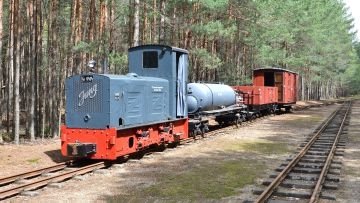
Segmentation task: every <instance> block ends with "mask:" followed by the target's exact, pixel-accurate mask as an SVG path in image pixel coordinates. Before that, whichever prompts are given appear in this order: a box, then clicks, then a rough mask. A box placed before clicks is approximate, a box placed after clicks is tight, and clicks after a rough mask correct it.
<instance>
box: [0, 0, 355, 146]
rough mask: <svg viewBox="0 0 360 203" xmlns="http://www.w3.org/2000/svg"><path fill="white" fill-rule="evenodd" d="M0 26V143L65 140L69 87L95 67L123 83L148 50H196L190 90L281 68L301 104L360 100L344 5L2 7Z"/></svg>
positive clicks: (161, 0) (6, 1) (102, 1)
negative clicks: (293, 80) (134, 51)
mask: <svg viewBox="0 0 360 203" xmlns="http://www.w3.org/2000/svg"><path fill="white" fill-rule="evenodd" d="M0 18H1V19H0V22H1V23H0V56H1V57H0V59H1V60H0V68H1V69H0V87H1V91H0V115H1V117H0V118H1V130H0V134H1V136H0V142H2V140H5V141H14V142H15V143H19V139H20V137H22V136H26V138H29V139H30V140H31V141H33V140H35V139H41V138H48V137H49V138H52V137H58V136H59V134H60V133H59V127H60V125H61V123H63V121H64V114H65V112H64V101H65V98H64V97H65V96H64V80H65V79H66V77H68V76H71V75H74V74H79V73H83V72H87V71H88V70H87V63H88V61H89V60H95V61H96V62H97V66H96V72H99V73H102V72H103V71H104V70H105V67H106V69H107V70H108V72H109V73H112V74H126V73H127V71H128V70H127V63H128V61H127V50H128V48H130V47H133V46H137V45H142V44H165V45H169V46H175V47H180V48H183V49H187V50H189V52H190V54H189V55H190V71H189V81H207V82H221V83H226V84H229V85H235V84H249V83H251V78H252V70H253V69H255V68H259V67H264V66H274V67H282V68H286V69H289V70H292V71H295V72H297V73H299V75H300V76H301V77H300V80H299V83H300V86H301V87H300V90H299V92H298V95H299V99H301V100H319V99H332V98H338V97H342V96H348V95H353V94H357V93H359V91H360V43H359V42H358V41H357V40H356V38H355V33H354V32H353V31H352V27H353V19H352V17H351V16H350V15H349V14H348V9H347V8H346V6H345V4H344V3H343V2H342V0H316V1H314V0H143V1H140V0H72V1H70V0H61V1H60V0H22V1H21V0H0ZM19 135H21V136H19Z"/></svg>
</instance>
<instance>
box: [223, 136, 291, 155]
mask: <svg viewBox="0 0 360 203" xmlns="http://www.w3.org/2000/svg"><path fill="white" fill-rule="evenodd" d="M225 150H228V151H246V152H250V153H251V152H253V153H257V154H266V155H268V154H285V153H288V152H290V150H289V148H288V147H287V146H286V144H284V143H280V142H271V141H267V140H260V139H254V140H243V141H241V142H238V143H232V144H228V145H227V146H226V147H225Z"/></svg>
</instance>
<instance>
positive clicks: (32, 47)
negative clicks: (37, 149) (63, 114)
mask: <svg viewBox="0 0 360 203" xmlns="http://www.w3.org/2000/svg"><path fill="white" fill-rule="evenodd" d="M28 6H29V8H28V9H29V21H30V29H29V31H30V32H29V41H30V46H29V49H30V53H31V54H29V63H30V67H31V69H30V112H29V134H30V141H34V140H35V99H36V97H35V96H36V94H35V80H36V79H35V72H36V71H37V66H36V65H35V56H36V50H35V40H34V39H35V37H36V35H35V34H36V33H35V31H36V28H35V22H34V21H35V20H36V18H35V17H34V11H35V8H34V4H33V1H29V5H28Z"/></svg>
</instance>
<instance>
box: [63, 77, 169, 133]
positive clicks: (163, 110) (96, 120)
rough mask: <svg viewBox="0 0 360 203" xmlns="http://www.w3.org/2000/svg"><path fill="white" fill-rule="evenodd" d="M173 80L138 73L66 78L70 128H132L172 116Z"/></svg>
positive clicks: (67, 115)
mask: <svg viewBox="0 0 360 203" xmlns="http://www.w3.org/2000/svg"><path fill="white" fill-rule="evenodd" d="M168 95H169V81H167V80H165V79H162V78H154V77H140V76H138V75H137V74H131V73H130V74H127V75H125V76H124V75H107V74H85V75H76V76H72V77H69V78H68V79H67V80H66V98H67V100H66V124H67V126H68V127H69V128H84V129H106V128H116V129H122V128H128V127H132V126H135V125H140V124H144V123H152V122H159V121H164V120H167V119H168V118H169V96H168Z"/></svg>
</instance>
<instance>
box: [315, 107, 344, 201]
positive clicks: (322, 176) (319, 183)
mask: <svg viewBox="0 0 360 203" xmlns="http://www.w3.org/2000/svg"><path fill="white" fill-rule="evenodd" d="M350 107H351V102H350V103H349V106H348V108H347V110H346V113H345V115H344V118H343V120H342V121H341V125H340V128H339V131H338V132H337V134H336V138H335V141H334V143H333V145H332V147H331V150H330V152H329V155H328V157H327V159H326V162H325V164H324V167H323V169H322V170H321V173H320V176H319V179H318V181H317V183H316V186H315V188H314V191H313V193H312V195H311V198H310V201H309V202H310V203H314V202H318V201H319V197H320V191H321V189H322V186H323V183H324V182H325V178H326V175H327V173H328V171H329V168H330V165H331V161H332V159H333V157H334V154H335V150H336V145H337V143H338V142H339V139H340V135H341V133H342V130H343V128H344V124H345V121H346V118H347V117H348V115H349V112H350Z"/></svg>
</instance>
